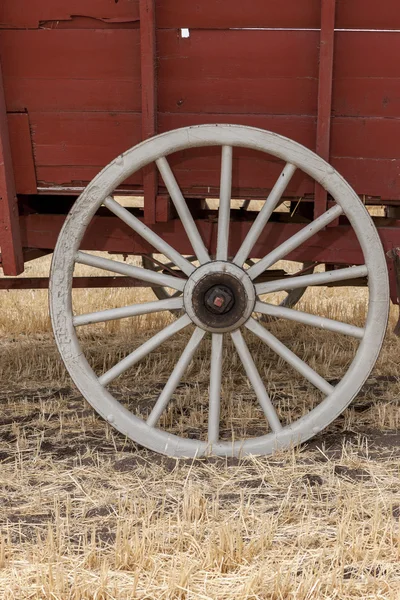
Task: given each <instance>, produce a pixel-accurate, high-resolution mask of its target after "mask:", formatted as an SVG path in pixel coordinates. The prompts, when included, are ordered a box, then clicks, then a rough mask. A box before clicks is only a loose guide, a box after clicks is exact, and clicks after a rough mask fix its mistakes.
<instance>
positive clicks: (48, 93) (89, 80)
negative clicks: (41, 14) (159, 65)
mask: <svg viewBox="0 0 400 600" xmlns="http://www.w3.org/2000/svg"><path fill="white" fill-rule="evenodd" d="M0 54H1V56H2V59H3V64H4V82H5V91H6V102H7V108H8V110H9V111H10V112H14V111H22V110H25V109H27V110H28V111H29V112H30V111H46V110H58V111H59V110H80V111H82V110H86V111H91V110H93V111H96V110H112V111H119V110H122V111H126V110H132V111H139V110H140V108H141V97H140V38H139V32H138V30H136V29H131V30H119V29H116V30H97V31H83V30H77V31H74V30H61V31H49V30H39V31H4V32H2V34H1V36H0ZM121 57H122V58H121Z"/></svg>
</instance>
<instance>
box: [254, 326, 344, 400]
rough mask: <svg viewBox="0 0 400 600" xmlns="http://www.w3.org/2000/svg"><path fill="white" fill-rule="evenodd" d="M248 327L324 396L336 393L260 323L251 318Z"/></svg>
mask: <svg viewBox="0 0 400 600" xmlns="http://www.w3.org/2000/svg"><path fill="white" fill-rule="evenodd" d="M246 327H247V329H248V330H249V331H252V332H253V333H255V335H256V336H258V337H259V338H260V339H261V340H262V341H263V342H265V343H266V344H267V346H269V347H270V348H271V350H273V351H274V352H276V354H278V356H280V357H281V358H283V360H285V361H286V362H287V363H289V365H291V366H292V367H293V368H294V369H296V371H298V372H299V373H300V374H301V375H303V377H305V378H306V379H307V380H308V381H309V382H310V383H312V384H313V385H314V386H315V387H316V388H318V389H319V390H320V391H321V392H322V393H323V394H325V395H327V396H329V394H332V392H333V391H334V387H333V386H332V385H331V384H330V383H328V382H327V381H326V380H325V379H323V377H321V376H320V375H318V373H316V372H315V371H314V369H312V368H311V367H309V366H308V365H307V364H306V363H305V362H304V361H302V360H301V358H299V357H298V356H297V355H296V354H295V353H294V352H292V351H291V350H289V348H288V347H287V346H285V344H283V343H282V342H280V341H279V340H278V339H277V338H276V337H275V336H274V335H272V333H270V332H269V331H267V330H266V329H265V328H264V327H263V326H262V325H260V323H258V322H257V321H256V320H255V319H253V318H251V319H249V320H248V321H247V323H246Z"/></svg>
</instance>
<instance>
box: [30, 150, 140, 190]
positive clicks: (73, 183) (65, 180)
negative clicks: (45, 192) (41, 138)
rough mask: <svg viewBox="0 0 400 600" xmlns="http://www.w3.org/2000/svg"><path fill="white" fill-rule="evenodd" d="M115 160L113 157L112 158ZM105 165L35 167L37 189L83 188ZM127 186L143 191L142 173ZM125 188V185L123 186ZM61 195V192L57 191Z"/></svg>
mask: <svg viewBox="0 0 400 600" xmlns="http://www.w3.org/2000/svg"><path fill="white" fill-rule="evenodd" d="M114 158H115V157H114ZM104 166H105V165H97V166H96V165H94V166H91V167H87V166H85V167H82V166H80V165H75V166H64V165H55V166H46V165H43V166H40V165H39V166H37V167H36V173H37V180H38V187H40V188H45V187H50V188H53V187H59V186H64V187H66V188H68V187H85V186H86V185H87V184H88V183H89V181H92V179H94V178H95V177H96V175H98V174H99V172H100V171H101V169H102V168H103V167H104ZM126 184H127V185H129V186H130V185H133V186H137V187H138V189H140V191H142V189H143V185H142V172H141V171H140V172H139V173H136V174H135V175H133V176H132V177H130V178H129V179H128V180H127V181H126ZM123 187H125V185H124V186H123ZM59 192H60V193H61V192H62V190H59Z"/></svg>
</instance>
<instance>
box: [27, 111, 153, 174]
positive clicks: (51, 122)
mask: <svg viewBox="0 0 400 600" xmlns="http://www.w3.org/2000/svg"><path fill="white" fill-rule="evenodd" d="M30 121H31V129H32V139H33V144H34V151H35V157H36V165H37V166H58V165H59V166H90V167H92V166H98V167H100V168H102V167H104V166H105V165H106V164H108V163H109V162H110V161H112V160H113V159H114V158H116V156H118V154H121V153H122V152H125V151H126V150H128V148H130V147H131V146H134V145H135V144H137V143H139V142H140V140H141V117H140V114H139V113H117V114H116V113H96V112H93V113H73V112H69V113H67V112H66V113H31V114H30Z"/></svg>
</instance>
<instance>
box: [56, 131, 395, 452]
mask: <svg viewBox="0 0 400 600" xmlns="http://www.w3.org/2000/svg"><path fill="white" fill-rule="evenodd" d="M204 146H221V147H222V167H221V190H220V208H219V219H218V240H217V255H216V259H215V260H210V257H209V253H208V251H207V249H206V247H205V245H204V243H203V240H202V238H201V236H200V234H199V232H198V230H197V228H196V225H195V223H194V220H193V218H192V216H191V214H190V212H189V210H188V208H187V205H186V202H185V200H184V198H183V196H182V194H181V192H180V189H179V186H178V184H177V182H176V180H175V178H174V175H173V173H172V170H171V169H170V167H169V163H168V160H167V158H166V157H167V156H168V155H170V154H172V153H174V152H177V151H181V150H185V149H187V148H194V147H204ZM236 146H237V147H246V148H251V149H254V150H258V151H260V152H265V153H268V154H270V155H273V156H275V157H278V158H279V159H281V160H283V161H284V162H285V163H286V165H285V167H284V169H283V171H282V173H281V175H280V177H279V178H278V181H277V182H276V184H275V186H274V188H273V189H272V191H271V193H270V195H269V197H268V199H267V200H266V202H265V204H264V207H263V209H262V210H261V211H260V213H259V215H258V217H257V219H256V220H255V222H254V224H253V225H252V227H251V229H250V231H249V233H248V234H247V236H246V237H245V239H244V241H243V242H242V244H241V246H240V249H239V251H238V252H237V254H236V256H235V257H234V259H233V261H232V262H228V261H227V256H228V238H229V222H230V198H231V174H232V152H233V148H234V147H236ZM153 161H155V162H156V164H157V167H158V169H159V171H160V173H161V175H162V177H163V180H164V183H165V185H166V187H167V188H168V192H169V194H170V196H171V198H172V200H173V202H174V204H175V207H176V209H177V212H178V214H179V217H180V219H181V221H182V225H183V227H184V229H185V230H186V233H187V235H188V237H189V239H190V242H191V245H192V248H193V251H194V253H195V254H196V256H197V258H198V260H199V262H200V265H201V266H200V267H199V268H195V267H194V266H193V265H192V263H191V262H190V261H188V260H186V259H185V258H184V257H183V256H182V255H181V254H179V253H178V252H177V251H176V250H175V249H174V248H173V247H172V246H170V245H169V244H167V243H166V242H165V241H164V240H162V239H161V238H160V237H159V236H158V235H156V234H155V233H154V232H152V231H151V230H150V229H149V228H148V227H146V226H145V225H144V224H143V223H142V222H141V221H140V220H138V219H137V218H135V217H134V216H133V215H132V214H131V213H130V212H129V211H127V210H126V209H124V208H123V207H122V206H120V204H118V203H117V202H116V201H115V200H113V198H112V197H111V194H112V193H113V191H114V190H115V189H116V188H117V187H118V186H119V185H120V184H121V183H122V182H123V181H124V180H125V179H127V178H128V177H129V176H131V175H132V174H133V173H134V172H135V171H137V170H139V169H141V168H142V167H144V166H145V165H148V164H149V163H152V162H153ZM296 169H301V170H302V171H304V172H305V173H307V174H308V175H309V176H310V177H312V178H314V179H315V180H316V181H317V182H319V183H320V184H322V185H323V186H324V187H325V188H326V189H327V191H328V192H329V194H330V195H331V197H332V198H333V199H334V200H335V202H336V203H335V204H334V206H333V207H332V208H330V209H329V210H327V211H326V212H325V213H324V214H323V215H322V216H321V217H319V218H318V219H316V220H315V221H313V222H312V223H310V224H307V225H306V226H305V227H304V228H303V229H301V230H300V231H299V232H298V233H296V234H295V235H293V236H292V237H290V238H289V239H288V240H286V241H284V242H283V243H282V244H280V245H279V246H278V247H276V248H275V249H274V250H272V251H271V252H268V253H267V255H266V256H264V257H263V258H262V259H261V260H260V261H259V262H257V263H256V264H255V265H254V266H252V267H251V268H250V269H248V270H246V271H245V270H244V269H243V268H242V267H243V264H244V262H245V260H246V259H247V257H248V256H249V255H250V254H251V251H252V248H253V246H254V244H255V242H256V240H257V239H258V238H259V236H260V234H261V232H262V231H263V228H264V226H265V225H266V223H267V221H268V219H269V217H270V215H271V213H272V211H273V210H274V207H275V206H276V205H277V203H278V202H279V198H280V197H281V195H282V194H283V192H284V190H285V188H286V186H287V185H288V183H289V181H290V179H291V177H292V176H293V174H294V172H295V171H296ZM102 204H104V205H105V206H107V208H108V209H109V210H110V211H111V212H113V213H114V214H115V215H117V216H118V217H119V218H121V219H122V220H123V221H124V222H125V223H127V224H128V225H129V226H130V227H131V228H132V229H133V230H134V231H135V232H136V233H137V234H138V235H141V236H142V237H143V238H144V239H145V240H147V242H149V243H150V244H151V245H152V246H153V248H154V249H155V250H156V251H157V252H160V253H162V254H164V255H165V256H167V257H168V258H169V259H170V260H171V261H172V262H174V264H176V265H177V267H179V269H180V270H181V271H182V272H183V273H184V274H185V279H182V278H177V277H174V276H172V275H166V274H163V273H155V272H153V271H149V270H147V269H143V268H140V267H134V266H131V265H127V264H125V263H121V262H119V261H114V260H110V259H105V258H101V257H97V256H92V255H90V254H87V253H85V252H82V251H80V250H79V247H80V243H81V240H82V238H83V236H84V234H85V231H86V228H87V226H88V224H89V223H90V221H91V219H92V217H93V216H94V215H95V213H96V211H97V210H98V208H99V207H100V206H101V205H102ZM340 215H346V217H347V218H348V220H349V222H350V224H351V226H352V227H353V230H354V232H355V234H356V236H357V238H358V240H359V243H360V246H361V249H362V252H363V255H364V263H365V264H363V265H361V266H357V267H351V268H344V269H340V270H335V271H331V272H326V273H314V274H311V275H303V276H300V277H294V278H291V280H290V287H291V288H292V289H298V288H303V287H306V286H314V285H320V284H322V285H323V284H326V283H328V282H329V283H332V282H338V281H345V280H349V279H353V278H354V277H365V276H368V286H369V306H368V315H367V319H366V323H365V326H364V327H355V326H353V325H349V324H346V323H342V322H339V321H335V320H331V319H326V318H323V317H317V316H315V315H311V314H308V313H302V312H299V311H296V310H291V309H287V308H283V307H279V306H272V305H271V304H268V303H265V302H262V301H260V300H259V296H260V295H263V294H265V293H268V292H275V291H279V290H285V289H287V287H288V283H287V279H281V280H279V281H273V282H263V283H254V281H255V279H256V278H257V276H259V275H260V274H261V273H262V272H263V271H264V270H265V269H267V268H268V267H269V266H271V265H272V264H274V263H275V262H277V261H278V260H280V259H282V258H284V257H285V256H286V255H287V254H288V253H289V252H291V251H292V250H294V249H295V248H298V247H299V246H300V245H301V244H302V243H303V242H305V241H306V240H308V239H309V238H310V237H311V236H312V235H314V234H315V233H317V232H318V231H321V230H322V229H323V228H324V227H325V226H326V225H328V224H329V223H331V222H332V221H333V220H334V219H336V218H338V217H339V216H340ZM75 263H81V264H85V265H89V266H93V267H98V268H100V269H106V270H111V271H113V272H115V273H120V274H124V275H128V276H132V277H134V278H139V279H141V280H142V281H146V282H150V283H154V284H158V285H162V286H167V287H172V288H173V289H177V290H181V291H183V296H182V297H181V298H174V299H169V300H168V299H167V300H162V301H155V302H150V303H145V304H141V305H140V304H139V305H138V304H136V305H133V306H126V307H122V308H117V309H110V310H106V311H101V312H97V313H91V314H87V315H79V316H75V317H74V315H73V311H72V294H71V288H72V278H73V270H74V266H75ZM221 288H222V289H221ZM232 300H234V303H233V307H232V308H230V305H231V304H232ZM50 307H51V317H52V323H53V328H54V333H55V337H56V341H57V344H58V348H59V350H60V352H61V355H62V357H63V359H64V362H65V365H66V367H67V369H68V371H69V373H70V374H71V377H72V379H73V380H74V382H75V384H76V385H77V387H78V388H79V390H80V391H81V393H82V394H83V396H84V397H85V398H86V399H87V400H88V401H89V402H90V403H91V404H92V406H93V407H94V408H95V409H96V410H97V411H98V412H99V413H100V414H101V415H102V416H103V417H104V418H105V419H107V421H108V422H109V423H111V424H113V425H114V427H116V428H117V429H118V430H119V431H120V432H121V433H123V434H125V435H127V436H128V437H130V438H131V439H132V440H134V441H136V442H138V443H140V444H142V445H143V446H146V447H148V448H150V449H152V450H155V451H158V452H162V453H164V454H168V455H172V456H201V455H204V454H207V453H211V452H212V453H213V454H216V455H222V456H227V455H232V454H235V455H244V454H267V453H271V452H273V451H274V450H275V449H276V448H282V447H287V446H289V445H291V444H294V443H299V442H302V441H305V440H307V439H308V438H310V437H312V436H313V435H315V434H316V433H318V432H319V431H321V430H322V429H323V428H325V427H326V426H327V425H328V424H329V423H331V422H332V421H333V420H334V419H335V418H336V417H337V416H338V415H339V414H340V413H341V412H342V411H343V410H344V408H345V407H346V406H347V405H348V404H349V403H350V402H351V400H352V399H353V398H354V396H355V395H356V394H357V393H358V391H359V390H360V388H361V386H362V385H363V383H364V382H365V380H366V379H367V377H368V375H369V374H370V372H371V370H372V368H373V366H374V364H375V362H376V359H377V357H378V354H379V351H380V348H381V345H382V342H383V339H384V334H385V330H386V325H387V318H388V307H389V286H388V275H387V267H386V260H385V257H384V253H383V250H382V247H381V243H380V240H379V236H378V234H377V231H376V229H375V227H374V224H373V222H372V220H371V218H370V217H369V215H368V213H367V211H366V209H365V208H364V206H363V205H362V203H361V202H360V200H359V198H358V197H357V195H356V194H355V192H354V191H353V190H352V189H351V187H350V186H349V185H348V183H347V182H346V181H345V180H344V179H343V178H342V177H341V176H340V175H339V174H338V173H337V172H336V171H335V169H333V168H332V167H331V166H330V165H328V164H327V163H326V162H325V161H323V160H322V159H321V158H319V157H318V156H317V155H316V154H314V153H313V152H311V151H310V150H308V149H306V148H304V147H303V146H301V145H299V144H297V143H295V142H293V141H291V140H289V139H287V138H284V137H281V136H279V135H276V134H274V133H270V132H267V131H263V130H260V129H254V128H250V127H244V126H237V125H231V126H229V125H217V126H214V125H213V126H209V125H203V126H196V127H188V128H184V129H178V130H175V131H170V132H168V133H165V134H162V135H159V136H157V137H155V138H152V139H150V140H147V141H145V142H143V143H141V144H139V145H138V146H136V147H134V148H132V149H131V150H128V151H127V152H126V153H125V154H123V155H121V156H119V157H118V158H117V159H115V160H114V161H113V162H112V163H111V164H110V165H109V166H107V167H106V168H105V169H104V170H103V171H102V172H101V173H100V174H99V175H98V176H97V177H96V178H95V179H94V180H93V181H92V182H91V183H90V184H89V185H88V187H87V188H86V190H85V191H84V192H83V193H82V195H81V196H80V198H79V199H78V201H77V202H76V204H75V205H74V207H73V208H72V210H71V212H70V214H69V215H68V217H67V219H66V221H65V224H64V227H63V229H62V231H61V233H60V237H59V239H58V242H57V246H56V248H55V252H54V257H53V263H52V269H51V281H50ZM171 308H180V309H182V310H183V311H184V314H183V315H182V316H181V317H180V318H179V319H177V320H175V321H173V322H172V323H171V324H170V325H168V326H167V327H166V328H165V329H163V330H161V331H160V332H159V333H157V334H156V335H155V336H154V337H151V338H150V339H149V340H148V341H147V342H145V343H144V344H142V345H141V346H140V347H139V348H137V349H136V350H135V351H134V352H132V353H131V354H129V355H128V356H126V357H125V358H124V359H123V360H122V361H121V362H119V363H118V364H116V365H115V366H114V367H112V368H111V369H110V370H108V371H107V372H106V373H104V374H102V375H101V376H100V377H99V376H98V375H96V374H95V373H94V371H93V370H92V368H91V367H90V365H89V363H88V362H87V360H86V358H85V357H84V355H83V352H82V349H81V347H80V344H79V340H78V337H77V334H76V328H77V327H79V326H80V325H84V324H90V323H97V322H103V321H108V320H113V319H118V318H123V317H133V316H135V315H139V314H145V313H150V312H153V311H160V310H161V311H165V310H170V309H171ZM253 313H262V314H266V315H270V316H279V317H281V318H285V319H289V320H293V321H296V322H300V323H305V324H308V325H311V326H315V327H319V328H322V329H325V330H330V331H334V332H337V333H339V334H343V335H345V336H352V337H353V338H356V339H358V340H360V343H359V346H358V349H357V351H356V354H355V358H354V360H353V362H352V363H351V365H350V367H349V368H348V370H347V372H346V373H345V375H344V377H343V378H342V379H341V381H340V382H339V383H338V384H337V385H336V386H335V387H334V386H333V385H331V384H330V383H329V382H327V381H326V380H325V379H323V378H322V377H321V376H320V375H319V374H317V373H316V372H315V371H314V370H313V369H312V368H311V367H310V366H309V365H307V364H306V363H305V362H303V361H302V360H301V359H300V358H299V357H298V356H296V355H295V354H294V353H293V352H292V351H291V350H289V348H287V347H286V346H285V345H284V344H283V343H282V342H280V341H279V340H278V339H277V338H276V337H275V336H274V335H273V334H272V333H271V332H270V331H268V329H267V327H264V326H263V325H262V324H261V323H259V322H257V320H256V319H254V318H253V316H252V315H253ZM189 324H194V325H195V327H194V332H193V334H192V336H191V338H190V341H189V342H188V344H187V346H186V347H185V349H184V350H183V352H182V355H181V357H180V358H179V360H178V362H177V364H176V366H175V368H174V369H173V371H172V373H171V376H170V378H169V379H168V381H167V383H166V385H165V387H164V389H163V391H162V392H161V394H160V395H159V397H158V399H157V400H156V401H155V404H154V406H153V408H152V410H151V413H150V416H149V417H148V418H147V420H146V421H145V420H143V419H141V418H139V417H137V416H135V415H134V414H132V413H131V412H130V411H128V410H127V409H126V408H125V407H124V406H123V405H122V404H121V403H120V402H119V401H117V400H116V399H115V398H114V397H113V396H112V394H111V393H110V391H109V390H108V389H107V386H108V384H109V383H110V382H112V381H113V380H114V379H115V378H116V377H118V376H119V375H120V374H122V373H124V372H125V371H126V370H128V369H130V368H132V367H133V366H134V365H136V364H137V363H138V362H139V361H140V360H141V359H142V358H143V357H145V356H147V355H148V354H149V353H150V352H152V351H153V350H154V349H155V348H157V347H158V346H159V345H160V344H161V343H162V342H163V341H165V340H167V339H169V338H170V337H171V336H173V335H174V334H175V333H176V332H178V331H181V330H182V329H183V328H185V327H186V326H187V325H189ZM243 329H247V330H249V331H251V332H253V333H254V334H255V335H256V336H258V337H259V338H260V339H261V340H262V341H263V342H265V344H266V345H267V346H269V348H271V349H272V350H273V351H274V352H276V353H277V354H278V355H279V356H280V357H281V358H282V359H283V360H284V361H286V362H287V363H288V364H289V365H291V366H292V367H293V368H294V369H296V370H297V371H298V372H299V373H300V374H301V375H302V376H304V378H305V379H306V380H308V381H309V382H310V383H311V384H313V385H314V386H315V387H316V388H317V389H318V390H320V391H321V392H322V393H323V396H324V398H323V400H322V401H321V402H320V403H319V404H318V405H317V406H315V407H314V408H313V409H312V410H310V411H309V412H308V413H307V414H305V415H304V416H302V417H301V418H299V419H298V420H295V421H293V422H292V423H288V424H282V423H281V422H280V420H279V418H278V414H277V411H276V409H275V407H274V405H273V403H272V402H271V399H270V397H269V395H268V393H267V391H266V388H265V386H264V384H263V382H262V380H261V377H260V375H259V372H258V371H257V368H256V366H255V363H254V360H253V358H252V355H251V353H250V350H249V348H248V346H247V345H246V342H245V339H244V337H243V334H242V331H243ZM206 332H211V338H212V339H211V364H210V386H209V411H208V437H207V439H206V440H204V441H203V440H197V439H189V438H186V437H179V436H177V435H174V434H172V433H169V432H168V431H165V430H162V429H160V428H158V427H157V424H158V421H159V418H160V416H161V414H162V413H163V411H164V410H165V408H166V407H167V405H168V403H169V402H170V400H171V398H172V395H173V393H174V391H175V389H176V387H177V386H178V383H179V381H180V379H181V377H182V375H183V373H184V372H185V369H186V367H187V366H188V364H189V363H190V361H191V359H192V357H193V356H194V354H195V352H196V350H197V349H198V347H199V345H200V343H201V341H202V339H203V338H204V336H205V334H206ZM226 336H230V337H231V339H232V340H233V343H234V346H235V348H236V350H237V353H238V355H239V357H240V359H241V361H242V363H243V366H244V369H245V372H246V374H247V377H248V379H249V381H250V383H251V385H252V387H253V389H254V392H255V395H256V397H257V399H258V401H259V404H260V406H261V407H262V409H263V411H264V414H265V417H266V423H265V432H266V433H265V435H261V436H258V437H250V438H247V439H243V440H230V441H225V440H223V441H222V440H221V439H220V435H219V428H220V424H219V420H220V395H221V394H220V390H221V378H222V375H223V374H222V354H223V349H224V340H225V338H226ZM267 423H268V425H269V429H268V428H267Z"/></svg>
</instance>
